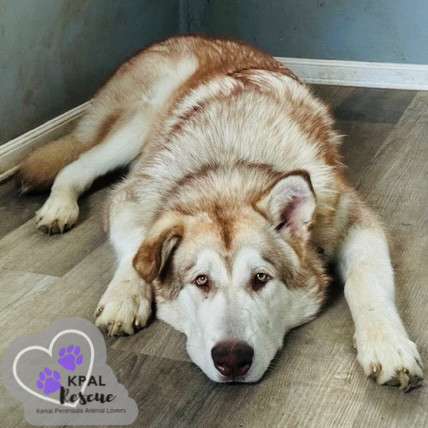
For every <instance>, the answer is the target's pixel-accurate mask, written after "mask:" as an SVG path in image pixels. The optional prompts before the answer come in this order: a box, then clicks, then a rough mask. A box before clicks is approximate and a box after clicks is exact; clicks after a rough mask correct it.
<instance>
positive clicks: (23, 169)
mask: <svg viewBox="0 0 428 428" xmlns="http://www.w3.org/2000/svg"><path fill="white" fill-rule="evenodd" d="M87 149H88V147H87V146H86V145H85V144H83V143H82V142H80V141H78V140H77V139H76V138H75V137H74V136H73V134H68V135H65V136H63V137H61V138H58V139H57V140H54V141H52V142H50V143H48V144H46V145H44V146H42V147H39V148H37V149H35V150H34V151H32V152H31V153H30V154H29V155H27V156H26V157H24V159H23V160H22V161H21V162H20V164H19V166H18V171H17V185H18V187H19V189H20V191H21V192H22V193H27V192H37V191H41V190H45V189H48V188H49V187H51V186H52V184H53V182H54V180H55V177H56V176H57V174H58V173H59V171H61V170H62V169H63V168H64V167H65V166H66V165H68V164H69V163H71V162H73V161H74V160H76V159H77V158H78V157H79V156H80V154H81V153H83V152H84V151H85V150H87Z"/></svg>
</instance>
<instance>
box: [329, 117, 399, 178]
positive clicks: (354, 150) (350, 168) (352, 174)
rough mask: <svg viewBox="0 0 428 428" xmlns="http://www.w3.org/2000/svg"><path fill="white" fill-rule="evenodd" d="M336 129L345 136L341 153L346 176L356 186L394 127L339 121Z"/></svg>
mask: <svg viewBox="0 0 428 428" xmlns="http://www.w3.org/2000/svg"><path fill="white" fill-rule="evenodd" d="M336 128H337V130H338V131H339V132H340V133H341V134H342V135H343V144H342V148H341V153H342V156H343V160H344V163H345V165H346V176H347V178H348V179H349V181H350V182H351V183H352V184H355V183H357V181H358V179H359V178H360V176H361V173H362V172H363V170H364V169H365V167H366V166H367V163H368V161H369V160H370V159H372V158H373V156H374V155H375V154H376V153H377V151H378V150H379V148H380V147H381V145H382V144H383V143H384V141H385V139H386V138H387V137H388V135H389V134H390V133H391V131H392V130H393V129H394V125H392V124H389V123H365V122H352V121H347V122H340V121H338V122H337V125H336Z"/></svg>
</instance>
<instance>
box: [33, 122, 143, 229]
mask: <svg viewBox="0 0 428 428" xmlns="http://www.w3.org/2000/svg"><path fill="white" fill-rule="evenodd" d="M144 125H145V123H144V119H141V118H140V120H136V119H135V118H134V119H133V120H130V121H129V122H127V123H124V124H123V125H121V126H120V127H119V128H118V129H117V130H116V131H115V132H112V133H111V135H110V136H108V137H106V139H105V140H104V141H103V142H101V143H99V144H98V145H96V146H94V147H93V148H92V149H90V150H88V151H87V152H84V153H83V154H82V155H81V156H80V157H79V158H78V159H77V160H75V161H74V162H72V163H71V164H69V165H68V166H66V167H65V168H64V169H63V170H61V172H60V173H59V174H58V175H57V177H56V179H55V182H54V184H53V186H52V190H51V194H50V196H49V198H48V200H47V201H46V202H45V204H44V205H43V207H42V208H40V210H38V211H37V213H36V226H37V228H38V229H40V230H42V231H43V232H45V233H49V234H51V233H62V232H64V231H66V230H68V229H70V228H71V227H72V226H73V225H74V224H75V223H76V220H77V217H78V214H79V206H78V205H77V200H78V198H79V196H80V195H81V194H82V193H83V192H84V191H85V190H86V189H88V188H89V187H90V186H91V184H92V183H93V181H94V180H95V179H96V178H97V177H99V176H101V175H104V174H106V173H107V172H109V171H112V170H113V169H115V168H118V167H120V166H124V165H127V164H128V163H130V162H131V161H132V160H133V159H134V158H135V157H136V156H137V155H138V154H139V152H140V150H141V146H142V143H143V142H144V137H145V135H144V133H145V132H146V130H147V126H144Z"/></svg>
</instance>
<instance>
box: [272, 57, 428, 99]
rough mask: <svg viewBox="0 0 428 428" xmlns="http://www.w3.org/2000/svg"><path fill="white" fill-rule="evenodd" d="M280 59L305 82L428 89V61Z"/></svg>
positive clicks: (279, 58)
mask: <svg viewBox="0 0 428 428" xmlns="http://www.w3.org/2000/svg"><path fill="white" fill-rule="evenodd" d="M277 59H278V60H279V61H280V62H282V63H283V64H285V65H286V66H287V67H288V68H290V70H292V71H293V72H294V73H295V74H296V76H297V77H299V79H301V80H302V81H303V82H305V83H316V84H321V85H340V86H362V87H365V88H387V89H410V90H422V91H426V90H428V65H418V64H394V63H383V62H362V61H336V60H324V59H306V58H287V57H277Z"/></svg>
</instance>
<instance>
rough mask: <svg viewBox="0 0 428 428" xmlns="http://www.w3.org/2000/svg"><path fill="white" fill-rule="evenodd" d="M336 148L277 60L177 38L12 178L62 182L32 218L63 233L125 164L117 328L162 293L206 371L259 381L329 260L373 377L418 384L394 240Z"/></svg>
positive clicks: (118, 213)
mask: <svg viewBox="0 0 428 428" xmlns="http://www.w3.org/2000/svg"><path fill="white" fill-rule="evenodd" d="M339 145H340V138H339V136H338V135H337V134H336V132H335V131H334V129H333V121H332V118H331V115H330V114H329V112H328V109H327V108H326V107H325V106H324V105H323V104H322V103H321V102H320V101H319V100H317V99H316V98H314V97H313V96H312V95H311V93H310V91H309V90H308V88H306V87H305V86H304V85H302V84H301V83H299V81H298V79H297V78H296V77H295V76H294V75H293V74H292V73H291V72H290V70H288V69H286V68H285V67H284V66H283V65H281V64H280V63H278V62H277V61H276V60H274V59H273V58H272V57H270V56H268V55H266V54H264V53H262V52H260V51H259V50H257V49H254V48H252V47H249V46H247V45H244V44H241V43H237V42H232V41H226V40H210V39H205V38H200V37H174V38H170V39H168V40H166V41H164V42H162V43H158V44H154V45H152V46H151V47H149V48H148V49H146V50H144V51H143V52H141V53H139V54H138V55H136V56H134V57H133V58H132V59H130V60H129V61H128V62H126V63H125V64H123V65H122V66H121V67H120V68H119V69H118V71H117V72H116V73H115V74H114V76H113V77H112V78H111V80H110V81H109V82H108V83H107V84H106V85H105V86H104V87H103V88H102V89H101V90H100V91H99V92H98V94H97V95H96V97H95V98H94V99H93V101H92V102H91V106H90V108H89V110H88V112H87V113H86V114H85V116H84V117H83V118H82V119H81V120H80V122H79V124H78V126H77V127H76V129H75V130H74V131H73V132H72V133H71V134H69V135H67V136H65V137H63V138H61V139H59V140H57V141H54V142H52V143H51V144H48V145H47V146H45V147H42V148H41V149H39V150H37V151H36V152H34V153H33V154H32V155H30V156H29V157H28V158H27V159H26V160H25V161H23V163H22V164H21V168H20V171H19V177H20V180H21V185H22V188H23V189H24V190H31V189H38V188H45V187H47V186H50V185H51V184H52V183H53V186H52V192H51V195H50V197H49V199H48V200H47V202H46V203H45V204H44V206H43V207H42V208H41V209H40V210H39V211H38V212H37V215H36V222H37V227H38V228H39V229H41V230H43V231H44V232H47V233H59V232H64V231H65V230H67V229H68V228H71V227H72V226H73V225H74V224H75V223H76V220H77V217H78V212H79V208H78V205H77V199H78V197H79V195H80V194H81V193H82V192H84V191H85V190H86V189H87V188H88V187H89V186H90V185H91V183H92V182H93V180H94V179H95V178H96V177H98V176H100V175H102V174H105V173H107V172H108V171H111V170H113V169H115V168H117V167H120V166H124V165H127V164H131V163H132V168H131V172H130V173H129V175H128V177H127V178H126V179H125V180H123V181H122V182H121V183H120V184H119V185H118V186H117V187H116V189H115V190H114V191H113V193H112V195H111V199H110V203H109V209H108V214H107V217H108V225H109V233H110V239H111V242H112V244H113V246H114V248H115V251H116V254H117V259H118V267H117V270H116V273H115V274H114V277H113V279H112V281H111V282H110V284H109V285H108V287H107V290H106V292H105V293H104V295H103V297H102V298H101V301H100V302H99V305H98V308H97V310H96V324H97V326H99V327H100V328H102V329H106V330H107V331H108V333H109V334H111V335H119V334H133V333H134V332H135V331H136V330H137V329H138V328H141V327H144V326H145V324H146V322H147V319H148V318H149V315H150V312H151V304H152V299H153V298H154V299H155V302H156V305H157V316H158V317H159V318H160V319H162V320H164V321H166V322H167V323H169V324H170V325H172V326H173V327H174V328H176V329H178V330H180V331H182V332H183V333H185V334H186V336H187V350H188V353H189V355H190V357H191V358H192V360H193V361H194V362H195V363H196V364H197V365H198V366H199V367H200V368H201V369H202V370H203V371H204V372H205V373H206V374H207V376H209V377H210V378H211V379H213V380H214V381H217V382H229V381H239V382H255V381H257V380H259V379H260V378H261V377H262V376H263V374H264V372H265V371H266V369H267V367H268V365H269V363H270V361H271V360H272V358H273V357H274V355H275V354H276V352H277V351H278V349H279V348H280V347H281V345H282V342H283V337H284V334H285V333H286V332H287V331H288V330H290V329H291V328H293V327H296V326H298V325H300V324H303V323H305V322H307V321H309V320H311V319H312V318H314V317H315V316H316V314H317V312H318V311H319V309H320V307H321V305H322V303H323V299H324V297H325V294H326V287H327V285H328V278H327V275H326V273H325V266H324V264H325V259H326V258H327V259H328V260H335V261H336V262H337V264H338V266H339V270H340V273H341V275H342V278H343V281H344V282H345V296H346V299H347V302H348V304H349V307H350V310H351V312H352V317H353V319H354V322H355V343H356V347H357V350H358V356H357V358H358V361H359V362H360V364H361V365H362V367H363V369H364V372H365V373H366V374H367V375H369V376H374V377H375V378H376V380H377V382H378V383H380V384H384V383H396V384H401V385H402V386H403V387H404V388H406V389H409V388H411V387H413V386H415V385H416V384H418V382H419V381H420V379H421V378H422V376H423V373H422V369H421V363H420V357H419V354H418V351H417V349H416V346H415V344H414V343H413V342H412V341H411V340H410V339H409V338H408V336H407V334H406V331H405V329H404V327H403V323H402V321H401V320H400V317H399V315H398V313H397V309H396V307H395V304H394V279H393V270H392V267H391V262H390V258H389V252H388V245H387V241H386V239H385V234H384V232H383V229H382V226H381V224H380V223H379V221H378V220H377V218H376V217H375V215H374V214H373V213H372V212H371V211H370V210H369V209H368V208H367V207H366V206H365V205H364V203H363V202H362V201H361V200H360V199H359V198H358V196H357V194H356V193H355V191H354V190H353V189H352V188H351V187H350V185H349V184H348V183H347V182H346V180H345V178H344V176H343V167H342V164H341V158H340V155H339V152H338V150H339ZM319 249H322V252H323V254H324V256H323V257H321V256H320V253H319V251H318V250H319Z"/></svg>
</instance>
